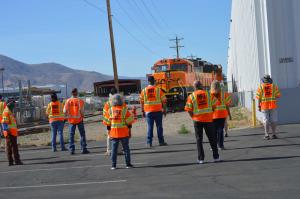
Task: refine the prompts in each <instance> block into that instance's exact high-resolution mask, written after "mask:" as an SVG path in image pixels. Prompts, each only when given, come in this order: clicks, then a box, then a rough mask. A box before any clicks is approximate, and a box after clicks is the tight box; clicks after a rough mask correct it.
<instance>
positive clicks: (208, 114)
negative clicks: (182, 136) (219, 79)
mask: <svg viewBox="0 0 300 199" xmlns="http://www.w3.org/2000/svg"><path fill="white" fill-rule="evenodd" d="M215 103H216V99H215V98H214V97H213V96H211V95H210V93H209V92H207V91H203V90H197V91H195V92H193V93H192V94H190V95H189V97H188V99H187V103H186V105H185V110H186V111H192V112H193V116H192V119H193V120H194V121H198V122H212V121H213V106H214V105H215Z"/></svg>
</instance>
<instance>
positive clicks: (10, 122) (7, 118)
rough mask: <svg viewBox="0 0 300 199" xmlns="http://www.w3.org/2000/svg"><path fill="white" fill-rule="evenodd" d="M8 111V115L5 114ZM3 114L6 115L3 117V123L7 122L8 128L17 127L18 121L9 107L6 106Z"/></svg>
mask: <svg viewBox="0 0 300 199" xmlns="http://www.w3.org/2000/svg"><path fill="white" fill-rule="evenodd" d="M6 113H7V116H5V115H6ZM3 115H4V117H3V119H2V123H7V125H8V129H16V128H17V123H16V120H15V118H14V117H13V116H12V112H11V111H10V110H9V109H8V108H5V109H4V111H3ZM3 121H4V122H3Z"/></svg>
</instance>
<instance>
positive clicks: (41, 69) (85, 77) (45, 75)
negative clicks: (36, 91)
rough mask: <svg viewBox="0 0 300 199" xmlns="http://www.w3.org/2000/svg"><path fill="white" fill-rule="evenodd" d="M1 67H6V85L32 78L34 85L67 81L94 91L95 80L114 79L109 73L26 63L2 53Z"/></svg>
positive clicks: (74, 85) (71, 86) (53, 64)
mask: <svg viewBox="0 0 300 199" xmlns="http://www.w3.org/2000/svg"><path fill="white" fill-rule="evenodd" d="M0 68H5V71H4V80H5V85H14V86H17V85H18V80H21V81H23V82H27V80H30V81H31V84H32V85H39V86H44V85H47V84H65V83H67V84H68V87H69V88H73V87H77V88H79V89H80V90H85V91H92V90H93V83H94V82H98V81H105V80H110V79H112V76H109V75H104V74H101V73H98V72H92V71H83V70H75V69H72V68H69V67H67V66H64V65H61V64H58V63H42V64H26V63H23V62H20V61H17V60H14V59H12V58H9V57H7V56H4V55H0ZM0 81H1V80H0ZM0 83H1V82H0Z"/></svg>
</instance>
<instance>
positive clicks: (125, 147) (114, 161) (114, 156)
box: [111, 137, 131, 167]
mask: <svg viewBox="0 0 300 199" xmlns="http://www.w3.org/2000/svg"><path fill="white" fill-rule="evenodd" d="M119 142H121V143H122V146H123V150H124V153H125V161H126V165H130V164H131V159H130V149H129V138H128V137H126V138H112V139H111V146H112V150H111V160H112V166H113V167H115V166H116V165H117V156H118V147H119Z"/></svg>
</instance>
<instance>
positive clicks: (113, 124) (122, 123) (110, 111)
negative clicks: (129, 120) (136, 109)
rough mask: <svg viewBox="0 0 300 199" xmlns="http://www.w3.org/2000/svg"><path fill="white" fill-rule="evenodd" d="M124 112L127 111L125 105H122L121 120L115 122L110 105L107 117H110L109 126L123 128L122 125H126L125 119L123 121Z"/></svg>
mask: <svg viewBox="0 0 300 199" xmlns="http://www.w3.org/2000/svg"><path fill="white" fill-rule="evenodd" d="M126 112H127V108H126V107H122V113H121V121H120V122H117V121H115V119H114V118H113V116H114V115H113V106H111V107H110V109H109V117H110V118H112V119H111V128H124V127H127V125H126V121H125V117H126Z"/></svg>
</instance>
